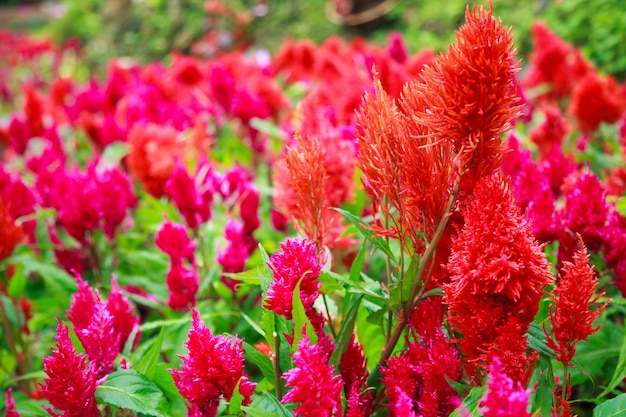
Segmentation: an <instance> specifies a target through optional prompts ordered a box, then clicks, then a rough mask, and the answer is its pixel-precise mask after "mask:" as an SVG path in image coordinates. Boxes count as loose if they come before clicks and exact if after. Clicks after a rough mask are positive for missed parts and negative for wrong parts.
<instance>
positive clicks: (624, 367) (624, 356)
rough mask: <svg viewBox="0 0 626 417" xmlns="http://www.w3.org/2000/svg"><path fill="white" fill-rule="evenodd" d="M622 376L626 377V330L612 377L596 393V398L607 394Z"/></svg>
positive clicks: (619, 381)
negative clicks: (599, 392)
mask: <svg viewBox="0 0 626 417" xmlns="http://www.w3.org/2000/svg"><path fill="white" fill-rule="evenodd" d="M624 378H626V332H624V338H623V340H622V348H621V349H620V352H619V361H618V363H617V367H616V368H615V372H614V373H613V378H611V382H609V384H608V385H607V387H606V388H605V389H604V391H602V393H601V394H600V395H598V397H597V398H602V397H604V396H606V395H607V394H609V393H610V392H611V391H613V389H614V388H615V387H617V386H618V385H619V384H620V383H621V382H622V381H623V380H624Z"/></svg>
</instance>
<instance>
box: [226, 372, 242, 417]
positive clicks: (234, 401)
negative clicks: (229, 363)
mask: <svg viewBox="0 0 626 417" xmlns="http://www.w3.org/2000/svg"><path fill="white" fill-rule="evenodd" d="M239 384H241V378H239V381H237V385H235V389H234V390H233V395H232V397H231V398H230V403H229V404H228V413H229V414H240V413H241V403H242V402H243V395H241V392H239Z"/></svg>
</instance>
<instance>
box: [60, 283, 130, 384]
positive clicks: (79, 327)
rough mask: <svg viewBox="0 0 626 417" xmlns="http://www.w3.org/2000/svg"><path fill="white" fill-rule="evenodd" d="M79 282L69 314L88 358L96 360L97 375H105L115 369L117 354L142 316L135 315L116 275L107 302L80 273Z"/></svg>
mask: <svg viewBox="0 0 626 417" xmlns="http://www.w3.org/2000/svg"><path fill="white" fill-rule="evenodd" d="M76 282H77V286H78V292H77V293H76V294H74V295H73V296H72V303H71V305H70V308H69V309H68V311H67V317H68V319H69V320H70V322H71V323H72V325H73V326H74V331H75V332H76V336H78V340H80V342H81V344H82V345H83V347H84V348H85V352H87V355H88V356H89V359H90V360H91V362H92V363H94V364H95V366H96V369H97V371H98V376H99V377H102V376H104V375H106V374H108V373H109V372H110V371H111V370H112V369H113V363H114V361H115V358H116V357H117V355H118V353H119V352H120V351H121V350H122V349H123V347H124V345H125V343H126V341H127V340H128V337H129V336H130V333H131V332H132V329H133V327H135V326H137V325H138V324H139V318H138V317H137V316H135V317H133V309H132V306H131V305H130V302H129V301H128V299H127V298H126V297H125V296H124V295H123V294H122V293H121V291H120V289H119V286H118V285H117V282H116V281H115V279H114V278H112V282H111V283H112V286H113V289H112V291H111V294H110V297H109V299H108V300H107V302H106V303H105V302H103V301H102V299H101V297H100V293H99V292H98V290H93V289H92V288H90V287H89V284H88V283H87V282H86V281H84V280H83V279H82V278H81V277H80V276H76Z"/></svg>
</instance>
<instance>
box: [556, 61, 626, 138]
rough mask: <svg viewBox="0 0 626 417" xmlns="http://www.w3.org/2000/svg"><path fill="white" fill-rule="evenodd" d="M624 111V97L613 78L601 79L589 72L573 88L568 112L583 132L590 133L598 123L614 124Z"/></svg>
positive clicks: (625, 103) (594, 73) (625, 98)
mask: <svg viewBox="0 0 626 417" xmlns="http://www.w3.org/2000/svg"><path fill="white" fill-rule="evenodd" d="M624 110H626V97H624V93H623V91H622V90H621V89H620V87H619V85H617V83H616V82H615V79H614V78H613V77H610V76H609V77H606V78H601V77H600V75H598V74H597V73H596V72H590V73H589V74H588V75H587V76H586V77H585V78H583V79H582V80H581V81H580V82H579V83H578V84H577V85H576V87H575V88H574V91H573V92H572V99H571V102H570V106H569V108H568V111H569V113H570V114H571V115H573V116H574V117H575V118H576V120H577V121H578V126H579V127H580V129H581V130H582V131H583V132H592V131H594V130H596V129H597V128H598V126H600V123H602V122H604V123H615V122H617V121H619V120H620V118H621V117H622V115H623V114H624Z"/></svg>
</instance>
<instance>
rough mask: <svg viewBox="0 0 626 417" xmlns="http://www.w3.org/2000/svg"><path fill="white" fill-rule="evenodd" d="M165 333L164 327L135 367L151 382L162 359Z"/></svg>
mask: <svg viewBox="0 0 626 417" xmlns="http://www.w3.org/2000/svg"><path fill="white" fill-rule="evenodd" d="M164 333H165V328H163V327H162V328H161V331H160V332H159V335H158V336H157V338H156V339H155V340H154V343H152V345H151V346H150V349H148V351H147V352H146V353H145V354H144V355H143V356H142V357H141V359H139V360H138V361H137V363H136V364H135V365H134V367H133V368H134V369H135V370H136V371H137V372H139V373H141V374H143V375H145V376H146V377H147V378H148V379H149V380H150V381H152V379H153V378H154V373H155V372H156V367H157V364H158V363H159V358H160V357H161V347H162V345H163V334H164Z"/></svg>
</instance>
